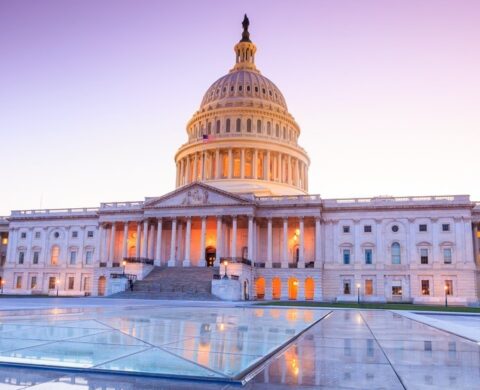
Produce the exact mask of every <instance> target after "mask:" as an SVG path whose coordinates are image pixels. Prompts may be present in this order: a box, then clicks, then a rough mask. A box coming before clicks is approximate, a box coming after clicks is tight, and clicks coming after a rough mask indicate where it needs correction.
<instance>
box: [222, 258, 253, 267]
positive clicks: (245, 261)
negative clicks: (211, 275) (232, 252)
mask: <svg viewBox="0 0 480 390" xmlns="http://www.w3.org/2000/svg"><path fill="white" fill-rule="evenodd" d="M224 261H227V262H228V264H232V263H238V264H240V263H241V264H245V265H249V266H251V265H252V262H251V260H248V259H244V258H243V257H220V264H223V263H224Z"/></svg>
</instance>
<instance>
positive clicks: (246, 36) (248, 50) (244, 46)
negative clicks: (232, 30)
mask: <svg viewBox="0 0 480 390" xmlns="http://www.w3.org/2000/svg"><path fill="white" fill-rule="evenodd" d="M249 25H250V21H249V20H248V17H247V14H245V16H244V18H243V22H242V26H243V33H242V39H241V40H240V42H238V43H237V44H236V45H235V47H234V50H235V55H236V62H235V66H234V67H233V69H232V70H231V71H230V72H235V71H236V70H241V69H247V70H250V71H253V72H259V71H258V70H257V68H256V67H255V53H256V51H257V47H256V46H255V44H254V43H253V42H252V41H251V40H250V32H249V31H248V26H249ZM259 73H260V72H259Z"/></svg>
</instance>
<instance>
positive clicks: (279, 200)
mask: <svg viewBox="0 0 480 390" xmlns="http://www.w3.org/2000/svg"><path fill="white" fill-rule="evenodd" d="M255 200H256V201H258V202H259V203H267V204H292V203H293V204H294V203H309V202H310V203H311V202H314V203H321V202H322V198H321V197H320V195H286V196H257V197H255Z"/></svg>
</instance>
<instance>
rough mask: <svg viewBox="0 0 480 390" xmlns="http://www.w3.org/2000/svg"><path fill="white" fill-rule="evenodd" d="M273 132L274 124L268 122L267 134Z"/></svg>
mask: <svg viewBox="0 0 480 390" xmlns="http://www.w3.org/2000/svg"><path fill="white" fill-rule="evenodd" d="M270 134H272V124H271V123H270V122H267V135H270Z"/></svg>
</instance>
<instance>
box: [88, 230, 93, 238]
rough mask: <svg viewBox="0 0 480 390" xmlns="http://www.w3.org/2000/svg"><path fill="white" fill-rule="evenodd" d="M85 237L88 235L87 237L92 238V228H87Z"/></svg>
mask: <svg viewBox="0 0 480 390" xmlns="http://www.w3.org/2000/svg"><path fill="white" fill-rule="evenodd" d="M87 237H88V238H93V230H89V231H88V232H87Z"/></svg>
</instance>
